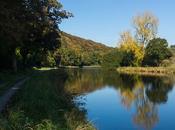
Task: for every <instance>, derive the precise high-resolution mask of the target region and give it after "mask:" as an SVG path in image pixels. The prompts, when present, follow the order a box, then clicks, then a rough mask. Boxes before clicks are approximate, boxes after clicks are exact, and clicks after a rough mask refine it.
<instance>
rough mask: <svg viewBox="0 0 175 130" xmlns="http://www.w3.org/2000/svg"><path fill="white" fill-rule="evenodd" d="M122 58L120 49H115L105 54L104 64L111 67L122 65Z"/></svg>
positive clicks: (105, 66)
mask: <svg viewBox="0 0 175 130" xmlns="http://www.w3.org/2000/svg"><path fill="white" fill-rule="evenodd" d="M122 59H123V54H122V52H121V51H120V50H119V49H114V50H112V51H110V52H108V53H106V54H105V55H104V56H103V62H102V66H103V67H104V68H109V69H112V68H116V67H120V65H121V62H122Z"/></svg>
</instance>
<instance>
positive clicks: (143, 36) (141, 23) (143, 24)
mask: <svg viewBox="0 0 175 130" xmlns="http://www.w3.org/2000/svg"><path fill="white" fill-rule="evenodd" d="M133 25H134V28H135V32H136V35H135V37H136V39H137V41H138V42H139V43H141V44H142V45H144V46H146V45H147V44H148V42H149V41H150V40H151V39H153V38H155V37H156V34H157V30H158V19H157V18H156V17H155V16H154V15H153V14H152V13H149V12H145V13H143V14H140V15H137V16H135V17H134V18H133Z"/></svg>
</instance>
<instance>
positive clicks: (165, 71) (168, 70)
mask: <svg viewBox="0 0 175 130" xmlns="http://www.w3.org/2000/svg"><path fill="white" fill-rule="evenodd" d="M117 71H118V72H119V73H125V74H139V75H158V76H167V75H172V74H175V68H174V67H119V68H117Z"/></svg>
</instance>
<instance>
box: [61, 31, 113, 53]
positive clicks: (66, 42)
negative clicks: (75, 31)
mask: <svg viewBox="0 0 175 130" xmlns="http://www.w3.org/2000/svg"><path fill="white" fill-rule="evenodd" d="M61 47H62V48H71V49H75V50H77V49H80V50H82V51H87V52H93V51H100V52H106V51H109V50H111V49H112V48H111V47H108V46H106V45H104V44H102V43H98V42H95V41H92V40H87V39H84V38H81V37H78V36H74V35H71V34H68V33H65V32H61Z"/></svg>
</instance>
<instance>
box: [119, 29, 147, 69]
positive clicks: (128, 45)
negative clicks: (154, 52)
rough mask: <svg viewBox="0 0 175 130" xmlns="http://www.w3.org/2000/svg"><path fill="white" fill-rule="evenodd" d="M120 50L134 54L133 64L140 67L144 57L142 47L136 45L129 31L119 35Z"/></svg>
mask: <svg viewBox="0 0 175 130" xmlns="http://www.w3.org/2000/svg"><path fill="white" fill-rule="evenodd" d="M120 49H121V50H122V51H125V52H132V53H133V54H134V61H133V64H134V65H135V66H138V65H140V63H141V62H142V60H143V57H144V47H143V45H139V44H138V43H137V41H136V40H135V39H134V38H133V37H132V35H131V33H130V32H129V31H127V32H123V33H122V34H121V39H120Z"/></svg>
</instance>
